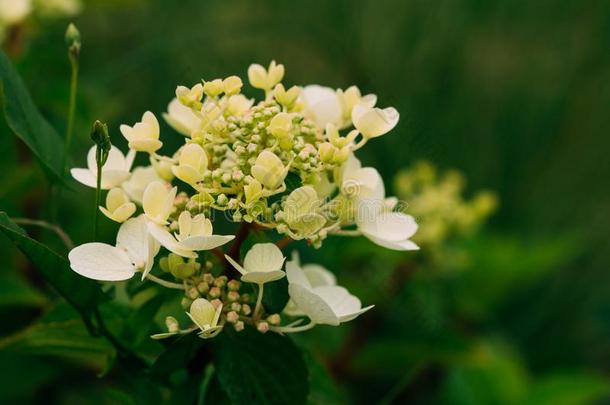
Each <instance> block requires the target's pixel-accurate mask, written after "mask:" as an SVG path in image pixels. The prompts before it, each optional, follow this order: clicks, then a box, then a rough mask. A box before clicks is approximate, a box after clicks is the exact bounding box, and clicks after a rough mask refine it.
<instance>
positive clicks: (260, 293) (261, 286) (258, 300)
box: [252, 283, 265, 320]
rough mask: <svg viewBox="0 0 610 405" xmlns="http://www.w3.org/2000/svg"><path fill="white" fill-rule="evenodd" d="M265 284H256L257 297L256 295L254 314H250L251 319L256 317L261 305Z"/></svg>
mask: <svg viewBox="0 0 610 405" xmlns="http://www.w3.org/2000/svg"><path fill="white" fill-rule="evenodd" d="M264 287H265V284H263V283H261V284H259V285H258V297H256V306H255V307H254V314H253V315H252V318H253V319H255V320H256V319H258V316H259V312H260V311H261V307H262V306H263V291H264Z"/></svg>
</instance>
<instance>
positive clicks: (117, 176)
mask: <svg viewBox="0 0 610 405" xmlns="http://www.w3.org/2000/svg"><path fill="white" fill-rule="evenodd" d="M128 178H129V172H128V171H126V170H114V169H112V170H110V169H109V170H106V169H104V170H102V190H108V189H110V188H113V187H117V186H120V185H121V184H122V183H123V182H124V181H125V180H127V179H128ZM96 181H97V179H96ZM94 187H95V186H94Z"/></svg>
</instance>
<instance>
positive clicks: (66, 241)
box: [13, 218, 74, 249]
mask: <svg viewBox="0 0 610 405" xmlns="http://www.w3.org/2000/svg"><path fill="white" fill-rule="evenodd" d="M13 222H15V223H16V224H20V225H32V226H39V227H41V228H45V229H49V230H51V231H53V232H55V233H56V234H57V236H59V238H60V239H61V241H62V242H63V243H64V245H66V247H67V248H68V249H72V248H73V247H74V242H72V239H70V236H68V234H67V233H66V232H65V231H64V230H63V229H61V227H59V226H57V225H53V224H51V223H49V222H47V221H41V220H37V219H29V218H14V219H13Z"/></svg>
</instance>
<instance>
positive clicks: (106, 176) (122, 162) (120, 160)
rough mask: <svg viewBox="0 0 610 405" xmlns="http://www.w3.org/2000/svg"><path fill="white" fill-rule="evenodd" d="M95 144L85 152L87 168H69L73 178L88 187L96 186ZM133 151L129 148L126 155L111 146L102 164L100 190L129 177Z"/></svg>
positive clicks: (115, 184)
mask: <svg viewBox="0 0 610 405" xmlns="http://www.w3.org/2000/svg"><path fill="white" fill-rule="evenodd" d="M96 149H97V146H92V147H91V149H89V152H88V153H87V168H86V169H82V168H74V169H71V170H70V174H71V175H72V177H74V180H76V181H78V182H79V183H81V184H84V185H85V186H88V187H93V188H96V187H97V162H96V160H95V151H96ZM134 158H135V152H134V151H133V150H130V151H129V152H128V153H127V156H125V155H123V154H122V153H121V151H120V150H119V149H118V148H117V147H115V146H112V147H111V148H110V152H109V153H108V159H107V160H106V163H104V165H103V166H102V187H101V188H102V190H108V189H111V188H113V187H117V186H119V185H121V183H123V182H124V181H125V180H127V179H128V178H129V170H130V169H131V165H132V164H133V159H134Z"/></svg>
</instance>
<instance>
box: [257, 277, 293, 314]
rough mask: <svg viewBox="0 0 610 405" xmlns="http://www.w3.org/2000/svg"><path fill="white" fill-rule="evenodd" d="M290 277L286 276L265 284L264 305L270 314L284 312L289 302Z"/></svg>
mask: <svg viewBox="0 0 610 405" xmlns="http://www.w3.org/2000/svg"><path fill="white" fill-rule="evenodd" d="M289 298H290V296H289V295H288V279H287V278H286V277H284V278H282V279H279V280H277V281H273V282H271V283H267V284H265V290H264V294H263V306H264V307H265V309H266V310H267V312H268V313H270V314H276V313H280V312H282V310H283V309H284V308H285V307H286V304H287V303H288V299H289Z"/></svg>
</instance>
